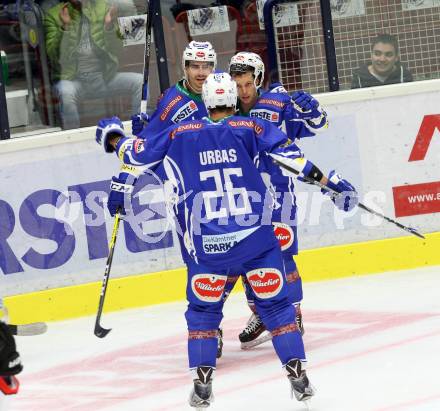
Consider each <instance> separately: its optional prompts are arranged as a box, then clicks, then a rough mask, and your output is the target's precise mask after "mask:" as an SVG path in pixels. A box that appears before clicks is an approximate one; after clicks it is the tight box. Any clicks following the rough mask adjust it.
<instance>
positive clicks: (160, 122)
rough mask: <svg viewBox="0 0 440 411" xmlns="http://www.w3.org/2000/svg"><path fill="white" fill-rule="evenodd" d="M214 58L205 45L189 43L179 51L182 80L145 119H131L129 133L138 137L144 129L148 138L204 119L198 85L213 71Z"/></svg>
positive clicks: (200, 87)
mask: <svg viewBox="0 0 440 411" xmlns="http://www.w3.org/2000/svg"><path fill="white" fill-rule="evenodd" d="M216 64H217V55H216V53H215V50H214V49H213V47H212V45H211V43H209V42H208V41H191V42H190V43H189V44H188V45H187V46H186V48H185V50H184V51H183V55H182V69H183V73H184V77H183V79H182V80H180V81H179V82H178V83H177V84H175V85H174V86H172V87H170V88H169V89H167V90H166V91H165V92H164V93H163V95H162V96H160V98H159V101H158V104H157V108H156V110H155V111H154V113H153V114H152V115H151V117H149V116H148V115H147V114H146V113H140V114H136V115H134V116H132V133H133V135H135V136H139V135H140V133H141V131H142V130H143V129H144V128H145V129H147V130H148V134H149V135H153V134H157V133H159V132H160V131H162V130H164V129H165V128H167V127H169V126H171V125H172V124H176V123H179V122H181V121H184V120H197V119H201V118H203V117H206V116H207V115H208V113H207V111H206V108H205V105H204V104H203V101H202V95H201V94H202V85H203V83H204V81H205V80H206V78H207V77H208V74H210V73H211V72H212V71H214V70H215V67H216Z"/></svg>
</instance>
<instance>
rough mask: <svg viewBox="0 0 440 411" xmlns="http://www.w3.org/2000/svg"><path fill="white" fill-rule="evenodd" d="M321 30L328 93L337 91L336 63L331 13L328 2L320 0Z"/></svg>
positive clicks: (327, 0)
mask: <svg viewBox="0 0 440 411" xmlns="http://www.w3.org/2000/svg"><path fill="white" fill-rule="evenodd" d="M320 2H321V16H322V29H323V33H324V47H325V57H326V60H327V76H328V85H329V88H330V91H338V90H339V77H338V64H337V62H336V49H335V38H334V35H333V22H332V11H331V8H330V0H320Z"/></svg>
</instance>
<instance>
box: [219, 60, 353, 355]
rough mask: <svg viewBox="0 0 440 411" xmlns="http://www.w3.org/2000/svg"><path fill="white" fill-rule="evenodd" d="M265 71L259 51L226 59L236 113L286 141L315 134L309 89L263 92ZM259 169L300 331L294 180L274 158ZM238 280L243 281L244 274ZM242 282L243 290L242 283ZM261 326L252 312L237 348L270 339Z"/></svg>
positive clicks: (322, 120) (319, 117)
mask: <svg viewBox="0 0 440 411" xmlns="http://www.w3.org/2000/svg"><path fill="white" fill-rule="evenodd" d="M264 71H265V70H264V63H263V61H262V59H261V58H260V56H258V54H255V53H250V52H240V53H237V54H236V55H234V56H233V57H232V58H231V61H230V64H229V73H230V74H231V76H232V77H233V78H234V80H235V81H236V82H237V86H238V98H239V105H238V108H239V113H240V115H244V116H249V117H255V118H261V119H263V120H266V121H269V122H271V123H272V124H274V125H276V126H277V127H278V128H279V129H281V130H283V131H284V132H285V133H286V134H287V136H288V138H289V139H290V140H291V141H295V140H297V139H301V138H304V137H311V136H314V135H315V133H316V132H320V131H322V130H325V129H326V128H327V126H328V120H327V115H326V113H325V111H324V110H322V109H321V107H320V105H319V103H318V101H317V100H316V99H314V98H313V97H312V96H311V95H310V94H308V93H305V92H303V91H298V92H295V93H293V94H292V96H289V94H288V93H287V91H286V90H285V89H284V87H283V86H282V85H280V84H273V85H271V86H270V87H269V90H268V91H262V89H261V87H262V84H263V80H264ZM260 171H261V172H262V174H263V176H264V177H265V178H264V180H265V182H266V183H267V185H268V186H269V187H270V188H271V190H273V192H276V193H280V198H278V199H276V200H275V201H274V210H273V217H272V218H273V220H272V223H273V226H274V230H275V235H276V236H277V238H278V240H279V242H280V247H281V250H282V252H283V257H284V263H285V266H286V272H287V274H288V277H287V278H288V281H289V284H290V295H291V297H292V303H293V304H295V306H296V312H297V319H296V320H297V325H298V326H299V328H300V329H301V331H302V332H304V327H303V322H302V315H301V308H300V303H301V301H302V298H303V292H302V280H301V277H300V275H299V272H298V269H297V266H296V263H295V259H294V256H295V255H297V254H298V239H297V227H296V224H295V223H294V222H295V221H296V219H295V217H296V201H295V196H294V192H293V189H294V182H293V180H292V178H290V177H286V176H284V175H282V174H281V173H280V172H279V170H278V167H276V166H275V167H274V165H273V162H272V161H271V160H270V159H267V158H264V157H263V159H262V161H261V162H260ZM346 211H347V210H346ZM283 217H284V218H283ZM236 279H237V277H235V280H236ZM242 279H244V280H245V277H242ZM234 284H235V282H234V277H231V278H230V279H229V282H228V285H227V287H226V289H227V293H228V292H230V291H231V289H232V288H233V286H234ZM244 286H245V289H246V290H247V289H248V287H247V286H246V283H245V284H244ZM248 303H249V306H250V308H251V310H253V311H255V310H254V309H253V301H252V299H251V297H249V298H248ZM265 331H266V330H265V327H264V324H263V322H262V321H261V319H260V318H259V317H258V315H256V314H255V313H254V315H252V316H251V318H250V319H249V321H248V325H247V327H246V328H245V329H244V330H243V331H242V333H240V335H239V339H240V341H241V343H242V348H244V349H247V348H251V347H254V346H256V345H259V344H261V343H263V342H265V341H267V340H269V339H270V334H269V333H264V332H265Z"/></svg>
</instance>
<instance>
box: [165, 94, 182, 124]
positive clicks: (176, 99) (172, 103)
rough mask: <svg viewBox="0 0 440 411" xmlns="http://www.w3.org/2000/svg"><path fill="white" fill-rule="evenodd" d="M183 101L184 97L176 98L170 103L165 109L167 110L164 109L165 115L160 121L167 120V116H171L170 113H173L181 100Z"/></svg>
mask: <svg viewBox="0 0 440 411" xmlns="http://www.w3.org/2000/svg"><path fill="white" fill-rule="evenodd" d="M182 99H183V97H182V96H176V97H174V98H173V99H172V100H171V101H170V102H169V103H168V105H167V106H166V107H165V109H164V111H163V113H162V114H161V115H160V119H161V120H162V121H164V120H165V119H166V118H167V116H168V114H169V112H170V111H171V109H172V108H173V107H174V106H175V105H176V104H177V103H178V102H179V101H180V100H182Z"/></svg>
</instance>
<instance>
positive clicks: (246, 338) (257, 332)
mask: <svg viewBox="0 0 440 411" xmlns="http://www.w3.org/2000/svg"><path fill="white" fill-rule="evenodd" d="M263 333H264V334H263ZM262 334H263V335H262ZM238 338H239V340H240V342H241V349H242V350H248V349H250V348H253V347H256V346H257V345H260V344H263V343H264V342H266V341H269V340H271V339H272V335H271V333H270V332H269V331H267V330H266V327H265V325H264V324H263V321H261V318H260V316H259V315H258V314H252V315H251V317H250V318H249V321H248V324H247V326H246V328H245V329H244V330H243V331H242V332H241V333H240V335H239V336H238Z"/></svg>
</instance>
